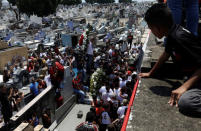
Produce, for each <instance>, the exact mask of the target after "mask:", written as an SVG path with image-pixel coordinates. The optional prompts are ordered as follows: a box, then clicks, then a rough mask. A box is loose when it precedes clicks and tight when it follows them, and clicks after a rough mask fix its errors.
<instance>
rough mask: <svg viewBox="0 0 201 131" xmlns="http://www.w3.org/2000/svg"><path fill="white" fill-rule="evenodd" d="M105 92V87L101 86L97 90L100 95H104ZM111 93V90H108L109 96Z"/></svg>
mask: <svg viewBox="0 0 201 131" xmlns="http://www.w3.org/2000/svg"><path fill="white" fill-rule="evenodd" d="M105 92H107V90H106V87H105V86H102V87H101V88H100V89H99V93H100V94H103V93H105ZM111 93H113V91H112V89H110V90H109V94H111Z"/></svg>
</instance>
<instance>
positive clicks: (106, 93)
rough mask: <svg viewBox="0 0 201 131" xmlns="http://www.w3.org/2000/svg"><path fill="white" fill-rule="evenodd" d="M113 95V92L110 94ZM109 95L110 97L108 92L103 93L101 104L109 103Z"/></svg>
mask: <svg viewBox="0 0 201 131" xmlns="http://www.w3.org/2000/svg"><path fill="white" fill-rule="evenodd" d="M112 93H113V92H112ZM110 95H111V93H110V92H104V93H103V94H102V97H101V98H102V100H103V102H104V103H108V102H109V101H111V98H110Z"/></svg>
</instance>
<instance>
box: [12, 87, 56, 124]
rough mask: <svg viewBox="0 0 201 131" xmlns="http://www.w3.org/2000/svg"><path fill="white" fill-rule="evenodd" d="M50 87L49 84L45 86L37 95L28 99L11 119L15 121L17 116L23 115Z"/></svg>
mask: <svg viewBox="0 0 201 131" xmlns="http://www.w3.org/2000/svg"><path fill="white" fill-rule="evenodd" d="M51 89H52V87H51V86H49V87H47V88H46V89H45V90H43V91H42V92H41V93H40V94H39V95H37V96H36V97H35V98H34V99H33V100H32V101H30V102H29V103H28V104H27V105H26V106H25V107H24V108H22V109H21V110H20V111H19V112H18V113H17V114H15V115H14V116H13V117H12V118H11V120H12V121H14V122H15V121H17V120H18V119H19V118H21V117H22V116H23V114H25V113H26V112H27V111H28V110H29V109H30V108H31V107H32V106H34V105H35V104H36V103H37V102H38V101H39V100H40V99H42V98H43V97H44V96H45V95H46V94H47V93H48V92H49V91H50V90H51Z"/></svg>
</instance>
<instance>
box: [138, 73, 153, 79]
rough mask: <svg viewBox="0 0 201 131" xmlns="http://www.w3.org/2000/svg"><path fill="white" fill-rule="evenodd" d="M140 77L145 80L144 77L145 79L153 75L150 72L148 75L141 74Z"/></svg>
mask: <svg viewBox="0 0 201 131" xmlns="http://www.w3.org/2000/svg"><path fill="white" fill-rule="evenodd" d="M139 76H140V77H142V78H143V77H144V78H148V77H151V75H150V73H149V72H148V73H140V74H139Z"/></svg>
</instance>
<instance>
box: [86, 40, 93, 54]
mask: <svg viewBox="0 0 201 131" xmlns="http://www.w3.org/2000/svg"><path fill="white" fill-rule="evenodd" d="M87 54H88V55H93V54H94V53H93V47H92V43H91V42H89V45H88V48H87Z"/></svg>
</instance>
